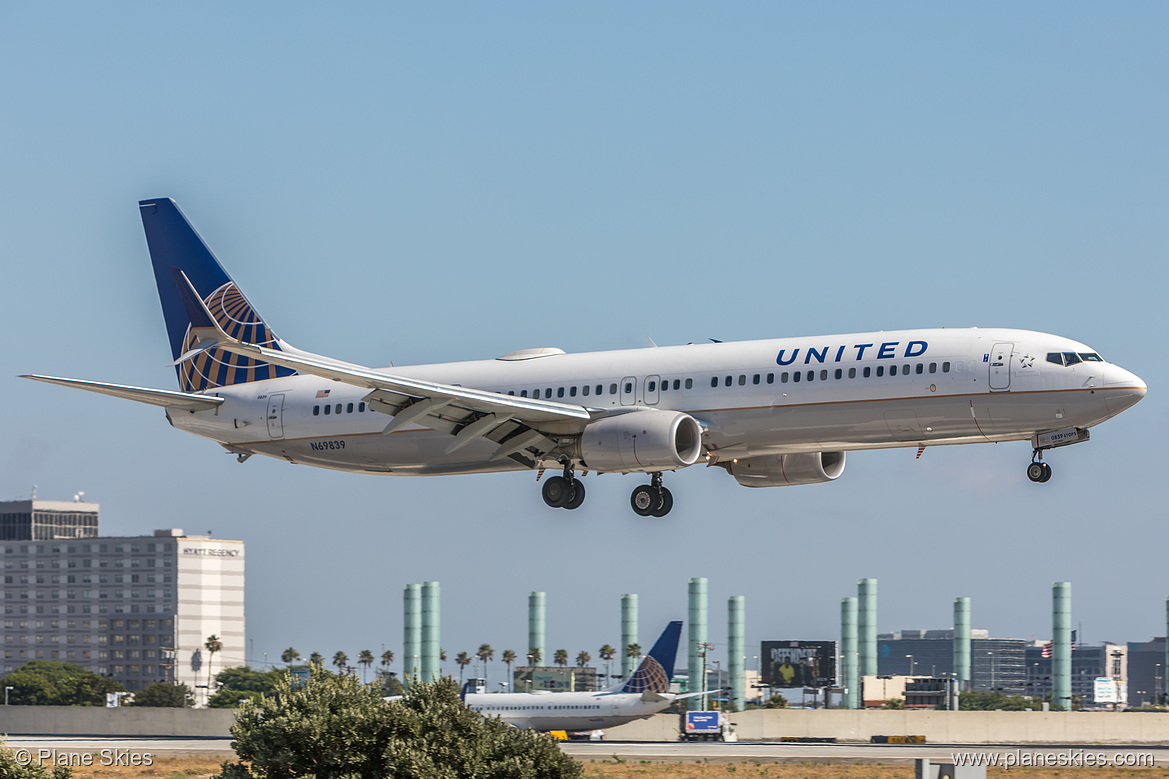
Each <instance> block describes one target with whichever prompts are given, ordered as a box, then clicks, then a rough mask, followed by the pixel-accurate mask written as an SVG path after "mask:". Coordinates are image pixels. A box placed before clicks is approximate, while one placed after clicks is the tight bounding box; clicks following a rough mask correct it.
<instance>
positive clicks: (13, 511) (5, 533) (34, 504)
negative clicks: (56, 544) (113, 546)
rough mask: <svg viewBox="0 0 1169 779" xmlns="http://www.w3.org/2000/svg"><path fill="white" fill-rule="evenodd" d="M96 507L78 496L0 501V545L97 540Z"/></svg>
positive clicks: (34, 496)
mask: <svg viewBox="0 0 1169 779" xmlns="http://www.w3.org/2000/svg"><path fill="white" fill-rule="evenodd" d="M97 523H98V505H97V504H96V503H85V502H83V501H82V500H81V495H80V494H78V496H77V497H76V498H75V499H74V500H73V501H71V502H67V501H62V500H37V498H36V495H35V492H34V495H33V497H32V499H31V500H6V501H0V541H51V540H53V539H55V538H94V537H95V536H97Z"/></svg>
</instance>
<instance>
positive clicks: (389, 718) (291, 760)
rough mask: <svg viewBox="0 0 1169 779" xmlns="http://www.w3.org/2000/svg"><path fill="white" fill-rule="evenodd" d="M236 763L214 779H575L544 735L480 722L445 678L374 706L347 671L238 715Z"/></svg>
mask: <svg viewBox="0 0 1169 779" xmlns="http://www.w3.org/2000/svg"><path fill="white" fill-rule="evenodd" d="M231 732H232V735H233V736H235V741H234V742H233V743H232V747H233V748H234V749H235V752H236V755H237V757H238V758H239V759H238V760H237V761H236V762H234V763H224V765H223V770H222V773H220V774H219V779H292V778H293V777H308V776H312V777H315V779H342V777H345V778H347V779H348V778H353V779H357V778H360V779H383V777H384V778H385V779H406V778H407V777H411V778H413V777H426V778H427V779H432V778H433V779H448V778H449V779H462V778H463V777H476V778H477V779H560V778H561V777H564V778H565V779H577V778H578V777H581V776H583V774H582V772H581V767H580V764H579V763H577V762H576V761H574V760H572V759H571V758H569V757H568V756H567V755H565V754H564V753H563V752H561V751H560V747H559V745H558V744H557V743H556V741H555V740H554V739H553V738H552V737H551V736H549V735H547V734H544V733H536V732H533V731H525V730H517V729H515V728H512V727H510V726H508V725H505V724H504V723H503V722H501V721H500V720H499V719H497V718H493V719H485V718H484V717H482V716H481V715H479V714H478V713H477V712H474V711H472V710H470V709H468V708H467V707H466V706H465V705H464V704H463V702H462V701H461V700H459V688H458V684H457V683H456V682H455V681H454V680H453V679H451V678H450V677H444V678H442V679H440V680H438V681H436V682H433V683H429V684H424V683H420V682H416V683H414V684H412V685H411V688H410V691H409V693H408V694H407V695H406V697H405V698H403V699H401V700H396V701H385V700H382V698H381V696H380V694H379V691H378V690H377V689H376V687H375V686H373V685H369V686H367V685H363V684H362V683H361V682H360V681H359V680H358V679H357V678H356V677H354V676H350V675H337V676H334V675H331V674H330V675H325V674H314V675H313V678H312V681H311V682H309V683H308V684H305V685H303V686H299V687H298V686H296V684H295V682H293V680H292V679H290V678H285V679H284V680H283V681H282V682H281V683H280V685H279V689H278V691H277V694H276V695H275V696H264V697H263V698H261V699H260V700H259V701H258V702H248V703H246V704H244V705H242V706H240V708H239V709H238V710H237V713H236V722H235V725H233V726H232V729H231Z"/></svg>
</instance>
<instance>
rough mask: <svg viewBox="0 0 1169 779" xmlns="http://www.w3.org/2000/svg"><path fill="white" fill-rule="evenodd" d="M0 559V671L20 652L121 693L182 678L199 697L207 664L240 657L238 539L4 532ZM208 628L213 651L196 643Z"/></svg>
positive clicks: (210, 670) (15, 663)
mask: <svg viewBox="0 0 1169 779" xmlns="http://www.w3.org/2000/svg"><path fill="white" fill-rule="evenodd" d="M38 503H39V502H38ZM8 505H11V504H8ZM64 505H71V504H64ZM91 505H92V504H91ZM93 508H94V512H95V513H96V506H94V507H93ZM0 565H2V567H3V569H4V574H3V575H4V597H3V608H4V619H3V623H2V624H3V632H2V634H0V638H2V641H3V643H2V647H3V653H4V654H3V662H2V665H0V668H2V670H3V672H4V673H10V672H12V671H15V670H16V669H17V668H19V667H20V666H21V665H23V664H24V663H26V662H28V661H30V660H62V661H65V662H70V663H76V664H77V665H80V666H83V667H85V668H87V669H89V670H90V671H93V672H95V673H99V674H102V675H104V676H110V677H112V678H114V679H116V680H118V681H119V682H121V683H122V684H123V685H125V687H126V689H127V690H130V691H131V692H133V691H135V690H140V689H142V688H143V687H144V686H146V685H147V684H150V683H152V682H157V681H173V682H181V683H185V684H186V685H187V686H188V687H190V688H191V689H192V691H194V692H195V694H196V695H195V697H196V701H197V703H199V704H202V703H204V702H205V701H206V699H207V697H208V694H209V692H208V691H209V689H210V687H209V685H211V684H213V682H212V677H213V676H214V674H215V673H218V672H219V671H220V670H222V669H223V668H227V667H230V666H238V665H243V664H244V662H245V652H244V647H245V643H244V641H245V639H244V544H243V542H241V541H228V540H222V539H213V538H209V537H207V536H188V535H184V534H183V532H182V531H181V530H177V529H171V530H158V531H155V533H154V535H153V536H129V537H113V538H111V537H82V538H55V539H43V540H42V539H26V540H8V541H3V542H0ZM212 635H215V636H217V637H218V639H219V641H220V643H221V644H222V648H221V649H220V650H219V651H218V652H216V653H215V654H214V655H211V654H210V653H209V652H208V650H207V649H206V648H205V646H204V644H205V642H206V641H207V639H208V637H210V636H212ZM211 692H214V691H213V690H211Z"/></svg>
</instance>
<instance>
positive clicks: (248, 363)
mask: <svg viewBox="0 0 1169 779" xmlns="http://www.w3.org/2000/svg"><path fill="white" fill-rule="evenodd" d="M203 302H204V303H205V304H206V305H207V310H208V311H210V312H211V315H212V316H213V317H215V321H216V322H217V323H218V324H219V326H220V327H221V328H223V331H224V332H225V333H227V334H228V335H230V336H231V337H232V338H235V339H237V340H240V341H243V342H245V343H250V344H256V345H258V346H264V347H267V348H269V349H279V348H280V345H279V342H278V341H277V340H276V336H275V335H274V334H273V333H272V331H271V330H270V329H269V328H268V325H266V324H264V320H262V319H260V317H259V315H258V314H256V311H255V309H253V308H252V304H251V303H249V302H248V300H247V298H245V297H244V296H243V293H242V292H240V291H239V288H238V287H237V286H236V285H235V282H232V281H229V282H227V283H226V284H224V285H223V286H221V287H219V288H218V289H216V290H215V291H214V292H212V293H211V294H210V295H208V296H207V297H206V298H204V299H203ZM194 346H195V336H194V334H193V333H192V332H191V327H190V325H188V326H187V333H186V335H185V336H184V337H183V353H186V352H187V351H189V350H191V349H193V348H194ZM294 373H295V371H293V370H291V369H288V368H281V367H280V366H277V365H271V364H269V363H266V362H258V361H256V360H253V359H251V358H249V357H241V356H239V355H237V354H229V353H227V352H225V351H223V350H221V349H208V350H207V351H205V352H201V353H199V354H197V355H195V357H193V358H192V359H190V360H188V361H187V362H185V363H184V364H182V365H180V366H179V383H180V384H181V385H182V388H183V391H184V392H200V391H202V390H207V389H214V388H215V387H229V386H231V385H233V384H243V383H245V382H250V381H261V380H263V379H275V378H277V377H280V376H291V375H293V374H294Z"/></svg>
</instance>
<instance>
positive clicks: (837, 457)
mask: <svg viewBox="0 0 1169 779" xmlns="http://www.w3.org/2000/svg"><path fill="white" fill-rule="evenodd" d="M719 465H722V466H723V467H724V468H726V469H727V472H728V473H729V474H730V475H731V476H734V477H735V481H737V482H738V483H739V484H742V485H743V486H744V487H787V486H789V485H792V484H819V483H820V482H825V481H833V480H835V479H836V478H837V477H839V476H840V474H842V473H844V452H808V453H802V454H780V455H768V456H765V457H746V458H739V459H738V460H735V461H734V462H729V463H719Z"/></svg>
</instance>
